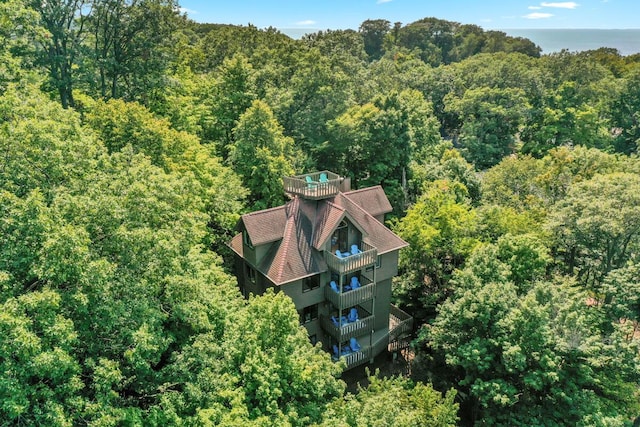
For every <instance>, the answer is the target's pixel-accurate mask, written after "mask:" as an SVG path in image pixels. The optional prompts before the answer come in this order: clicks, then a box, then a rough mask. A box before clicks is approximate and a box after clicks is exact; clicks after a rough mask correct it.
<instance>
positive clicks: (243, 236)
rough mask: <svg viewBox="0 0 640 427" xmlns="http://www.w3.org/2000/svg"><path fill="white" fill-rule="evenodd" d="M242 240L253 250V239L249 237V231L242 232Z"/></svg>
mask: <svg viewBox="0 0 640 427" xmlns="http://www.w3.org/2000/svg"><path fill="white" fill-rule="evenodd" d="M242 238H243V240H244V244H245V245H247V246H248V247H250V248H252V249H253V243H251V237H249V233H247V230H242Z"/></svg>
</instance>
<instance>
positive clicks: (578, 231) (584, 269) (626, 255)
mask: <svg viewBox="0 0 640 427" xmlns="http://www.w3.org/2000/svg"><path fill="white" fill-rule="evenodd" d="M639 186H640V178H639V177H638V175H637V174H632V173H613V174H608V175H596V176H594V177H593V178H591V179H590V180H587V181H582V182H579V183H576V184H574V185H573V186H572V187H571V188H570V189H569V192H568V194H567V197H566V198H564V199H563V200H561V201H559V202H558V203H557V204H556V205H555V207H554V209H553V210H552V213H551V217H550V221H549V227H550V229H551V231H552V232H553V233H554V234H555V236H556V239H557V240H556V245H557V253H558V256H559V257H560V258H561V259H562V263H563V265H564V266H565V268H566V271H567V272H568V273H573V272H574V271H575V272H576V273H577V277H578V280H579V281H580V282H581V283H582V284H584V285H586V286H587V287H589V288H590V289H592V290H594V291H596V292H598V289H599V286H600V284H601V283H602V281H603V279H604V278H605V276H606V275H607V274H608V273H609V272H610V271H611V270H614V269H617V268H622V267H624V266H625V264H626V263H627V261H628V260H629V259H630V256H631V255H632V254H633V253H634V252H635V251H636V249H637V248H638V244H639V243H640V241H639V240H638V238H639V237H640V235H639V233H640V200H639V199H638V191H637V190H638V188H639Z"/></svg>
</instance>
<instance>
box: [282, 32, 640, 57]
mask: <svg viewBox="0 0 640 427" xmlns="http://www.w3.org/2000/svg"><path fill="white" fill-rule="evenodd" d="M279 30H280V31H281V32H282V33H284V34H286V35H288V36H289V37H291V38H293V39H299V38H301V37H302V36H303V35H305V34H310V33H315V32H316V31H318V29H315V28H280V29H279ZM500 31H504V32H505V33H507V34H508V35H510V36H513V37H526V38H528V39H529V40H531V41H532V42H534V43H535V44H537V45H538V46H540V48H541V49H542V53H553V52H560V51H561V50H562V49H567V50H568V51H569V52H577V51H583V50H594V49H598V48H601V47H612V48H614V49H618V52H620V54H621V55H625V56H626V55H633V54H634V53H640V29H636V30H584V29H579V30H567V29H564V30H563V29H535V30H516V29H513V30H500Z"/></svg>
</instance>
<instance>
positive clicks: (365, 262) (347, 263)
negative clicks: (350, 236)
mask: <svg viewBox="0 0 640 427" xmlns="http://www.w3.org/2000/svg"><path fill="white" fill-rule="evenodd" d="M358 248H359V249H360V251H361V252H360V253H358V254H356V255H348V256H342V257H341V258H338V257H337V256H336V254H334V253H331V252H329V251H325V252H324V254H325V257H324V258H325V261H326V262H327V265H328V266H329V268H331V269H332V270H333V271H336V272H338V273H340V274H347V273H351V272H354V271H358V270H362V269H363V268H365V267H368V266H370V265H374V264H375V263H376V260H377V258H378V250H377V249H376V248H375V247H373V246H371V245H370V244H368V243H365V242H362V243H361V244H360V245H359V246H358Z"/></svg>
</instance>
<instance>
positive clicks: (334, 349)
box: [333, 344, 340, 359]
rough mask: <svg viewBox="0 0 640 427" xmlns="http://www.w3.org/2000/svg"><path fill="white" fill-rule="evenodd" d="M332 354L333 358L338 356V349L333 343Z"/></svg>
mask: <svg viewBox="0 0 640 427" xmlns="http://www.w3.org/2000/svg"><path fill="white" fill-rule="evenodd" d="M333 355H334V358H335V359H337V358H338V357H340V350H338V346H337V345H335V344H334V345H333Z"/></svg>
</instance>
